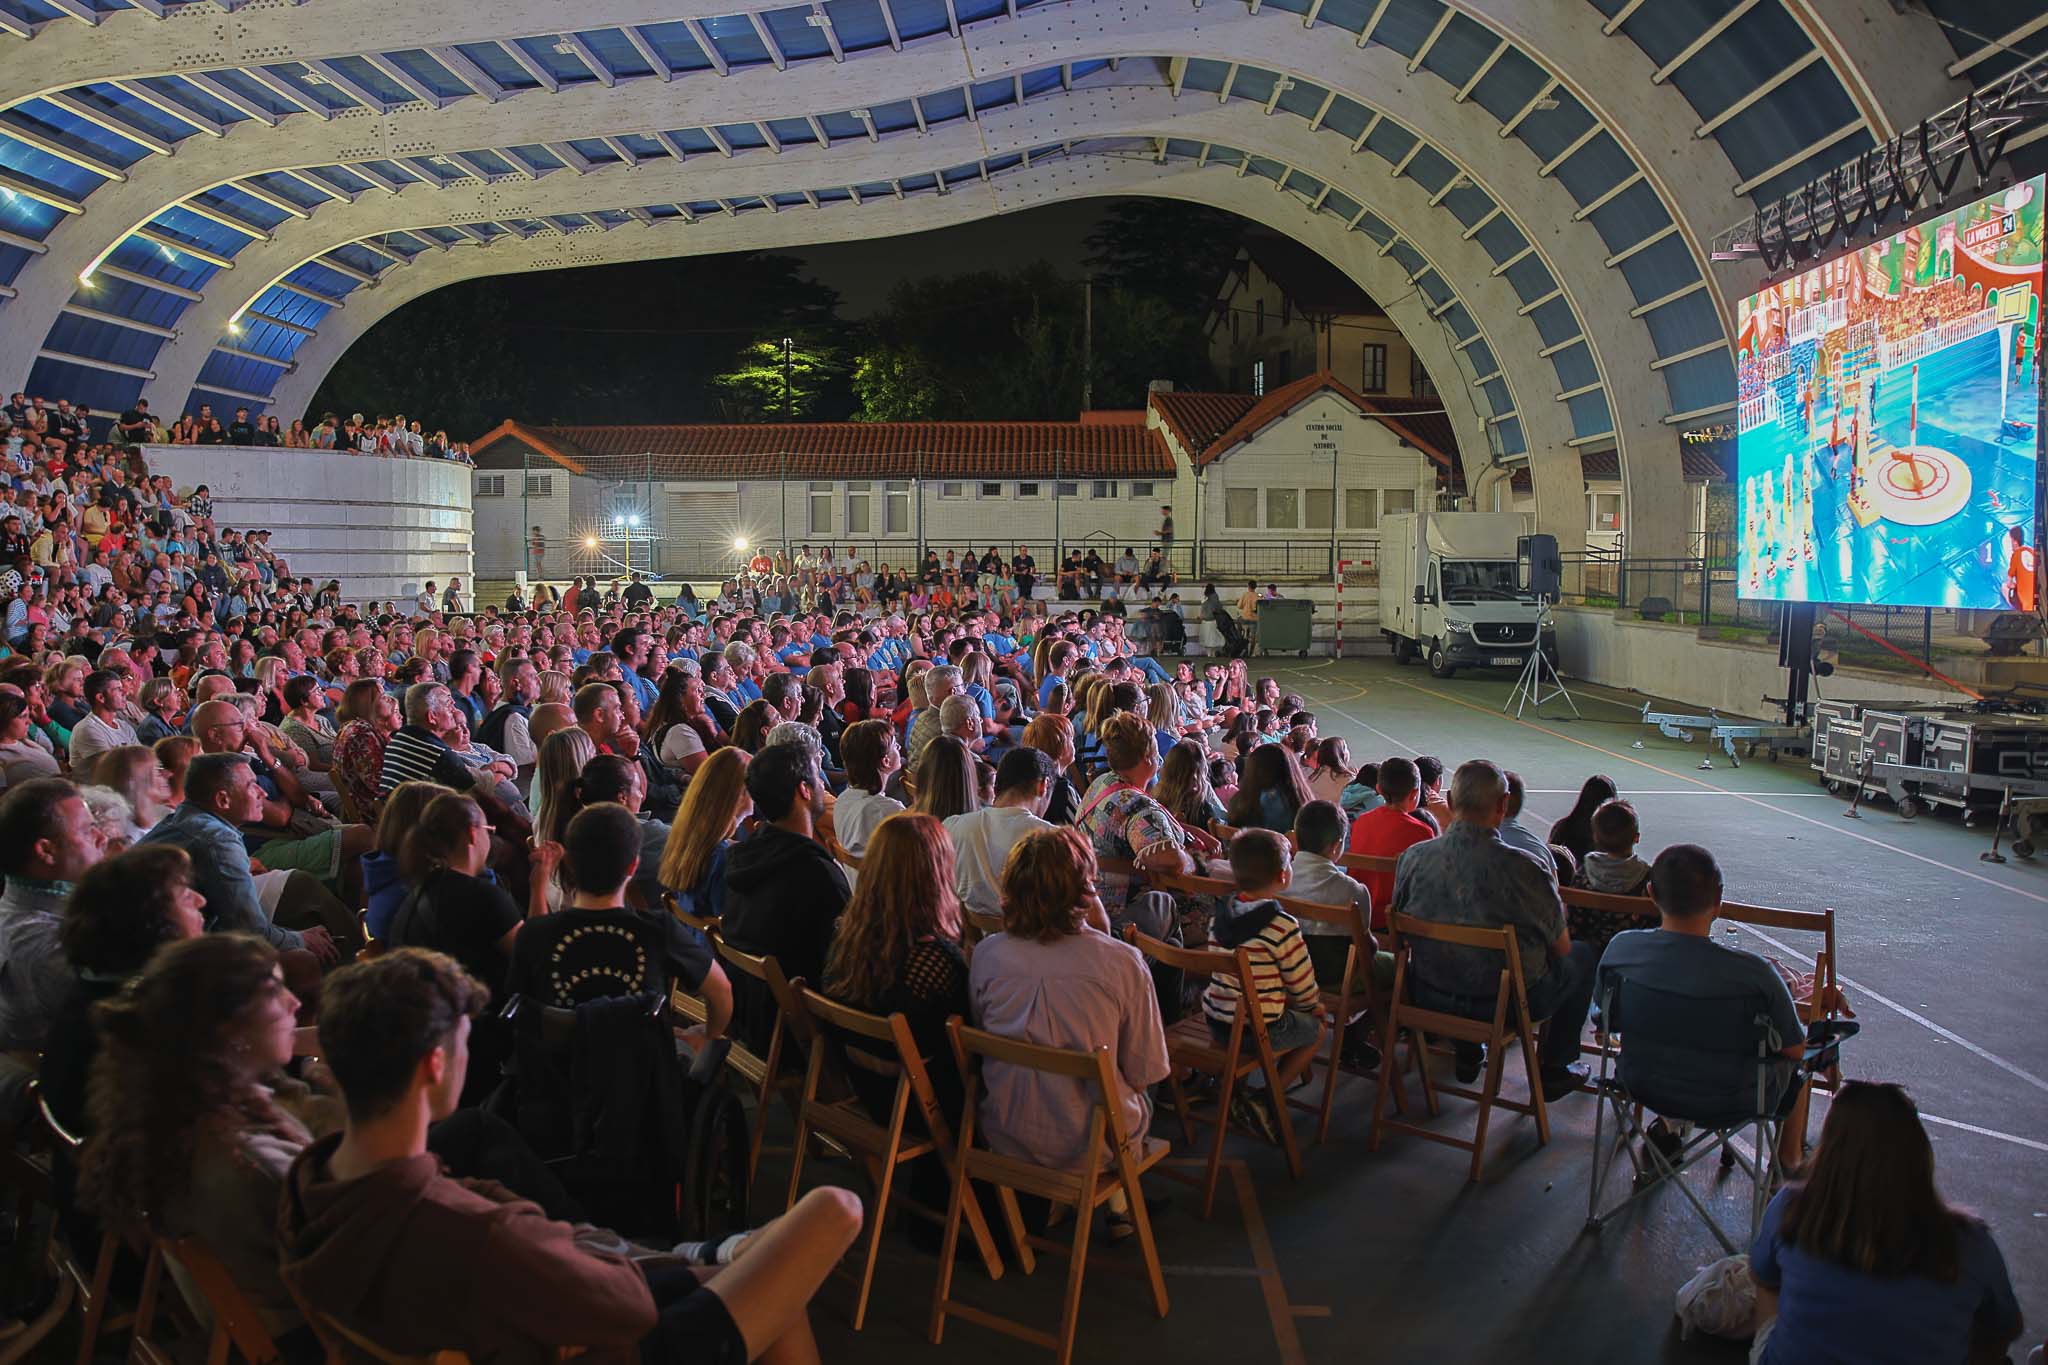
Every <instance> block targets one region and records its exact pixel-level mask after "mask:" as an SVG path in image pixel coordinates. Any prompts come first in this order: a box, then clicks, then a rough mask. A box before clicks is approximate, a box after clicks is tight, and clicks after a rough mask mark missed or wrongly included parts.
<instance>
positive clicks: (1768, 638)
mask: <svg viewBox="0 0 2048 1365" xmlns="http://www.w3.org/2000/svg"><path fill="white" fill-rule="evenodd" d="M1734 542H1735V538H1734V536H1733V535H1731V534H1728V533H1725V532H1721V533H1709V534H1707V535H1706V536H1704V537H1702V538H1701V540H1700V552H1699V553H1698V554H1696V555H1693V556H1690V557H1685V558H1673V559H1652V558H1641V557H1635V556H1629V555H1626V554H1620V553H1611V554H1610V553H1602V552H1588V553H1586V554H1583V555H1567V556H1565V560H1566V564H1565V581H1566V583H1567V584H1568V585H1569V586H1570V590H1569V591H1567V592H1566V593H1565V595H1564V600H1565V601H1566V602H1568V603H1573V604H1576V605H1580V606H1587V607H1594V608H1610V609H1613V610H1615V611H1618V612H1621V613H1623V614H1625V615H1628V616H1630V617H1638V616H1641V617H1645V618H1649V619H1659V620H1664V621H1669V622H1672V623H1675V624H1679V625H1685V626H1692V627H1695V628H1697V630H1698V631H1699V633H1700V634H1701V636H1702V637H1717V638H1728V639H1742V638H1745V637H1747V638H1754V639H1756V640H1758V641H1762V642H1775V641H1776V640H1777V638H1778V635H1779V631H1780V628H1781V624H1782V619H1783V614H1784V609H1783V605H1782V604H1781V603H1778V602H1773V601H1766V600H1762V599H1757V598H1746V597H1743V596H1742V595H1741V592H1740V584H1739V582H1738V575H1737V572H1736V565H1735V543H1734ZM1646 607H1647V608H1648V609H1647V610H1646ZM1977 615H1980V616H1981V615H1983V613H1977ZM1818 619H1819V621H1820V624H1821V625H1822V626H1823V627H1824V628H1825V629H1826V631H1827V641H1828V648H1830V649H1832V650H1836V651H1838V652H1839V653H1840V655H1841V656H1842V658H1843V659H1844V660H1846V661H1848V662H1851V663H1884V664H1896V663H1898V662H1899V656H1900V655H1905V656H1908V657H1910V658H1914V659H1917V660H1919V661H1920V662H1921V663H1923V664H1928V665H1932V664H1933V662H1934V659H1935V656H1936V653H1937V651H1939V650H1941V649H1944V648H1953V647H1954V645H1955V642H1956V641H1957V640H1958V639H1962V638H1969V637H1973V636H1976V635H1979V634H1980V633H1981V632H1979V631H1978V630H1976V629H1974V628H1973V627H1972V625H1971V614H1970V613H1966V612H1963V611H1959V610H1955V609H1951V608H1946V607H1886V606H1861V605H1855V606H1850V605H1823V606H1821V607H1820V608H1819V617H1818Z"/></svg>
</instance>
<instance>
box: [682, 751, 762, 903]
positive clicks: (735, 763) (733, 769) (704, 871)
mask: <svg viewBox="0 0 2048 1365" xmlns="http://www.w3.org/2000/svg"><path fill="white" fill-rule="evenodd" d="M747 761H748V757H747V753H746V751H745V750H744V749H735V748H733V747H731V746H727V747H726V748H723V749H719V750H717V751H716V752H714V753H713V754H712V755H711V756H710V757H709V758H707V759H705V760H704V762H703V764H702V766H700V767H699V768H698V769H697V775H696V776H695V777H693V778H691V779H690V785H689V788H688V789H687V790H686V791H685V792H684V793H683V804H682V807H681V809H679V810H678V811H677V812H676V818H675V823H674V824H672V825H670V826H669V831H668V842H667V843H666V844H664V845H663V846H662V850H661V874H660V875H661V884H662V885H663V886H664V887H666V888H668V889H669V890H670V891H673V892H674V893H675V897H676V905H677V906H678V907H679V908H680V909H681V910H682V911H683V913H685V914H689V915H697V916H700V917H702V918H704V919H717V918H718V916H719V914H720V912H721V911H723V910H724V908H725V854H726V850H727V849H728V848H730V847H731V846H732V840H733V833H734V831H735V830H737V829H738V828H739V823H740V821H741V820H742V819H743V818H744V817H745V816H746V814H747V812H748V811H749V810H751V809H753V802H752V800H751V799H750V798H749V797H748V796H747Z"/></svg>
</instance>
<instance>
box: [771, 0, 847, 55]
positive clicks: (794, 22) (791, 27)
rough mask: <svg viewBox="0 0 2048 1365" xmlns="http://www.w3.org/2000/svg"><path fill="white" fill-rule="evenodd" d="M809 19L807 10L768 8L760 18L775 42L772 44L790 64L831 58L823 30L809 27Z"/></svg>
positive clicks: (816, 26) (830, 48)
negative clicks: (819, 58) (780, 50)
mask: <svg viewBox="0 0 2048 1365" xmlns="http://www.w3.org/2000/svg"><path fill="white" fill-rule="evenodd" d="M811 17H812V16H811V12H810V10H809V9H808V8H806V9H771V10H768V11H766V12H765V13H763V14H762V15H761V19H762V22H764V23H766V24H767V25H768V32H769V33H770V34H771V35H772V36H773V37H774V39H775V45H776V46H777V47H779V48H781V49H782V55H783V56H785V57H787V58H788V59H789V60H791V61H808V60H810V59H812V58H816V57H829V56H831V55H832V45H831V44H830V43H829V42H827V41H826V40H825V30H824V29H823V28H822V27H820V26H818V25H814V24H812V23H811V22H810V21H811Z"/></svg>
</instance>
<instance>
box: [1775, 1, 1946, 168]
mask: <svg viewBox="0 0 2048 1365" xmlns="http://www.w3.org/2000/svg"><path fill="white" fill-rule="evenodd" d="M1782 3H1783V4H1784V6H1785V12H1786V13H1787V14H1789V15H1791V16H1792V18H1793V20H1794V21H1795V22H1796V23H1797V24H1798V25H1799V27H1801V28H1802V29H1804V30H1806V36H1807V37H1808V38H1810V39H1812V40H1813V45H1814V46H1815V47H1817V48H1819V49H1820V50H1821V54H1822V57H1823V60H1825V61H1826V62H1827V64H1828V65H1829V66H1830V67H1831V68H1833V70H1834V73H1835V79H1836V80H1838V81H1840V82H1841V83H1842V88H1843V89H1844V90H1847V91H1848V92H1849V98H1850V99H1851V100H1853V101H1854V102H1855V104H1856V108H1857V110H1858V111H1859V112H1860V113H1861V114H1862V115H1863V120H1864V122H1865V123H1866V124H1867V125H1868V126H1869V128H1870V132H1871V135H1872V136H1873V137H1875V138H1876V139H1877V140H1878V141H1880V142H1882V141H1884V140H1885V139H1886V138H1891V137H1897V136H1898V135H1899V134H1900V133H1902V132H1904V131H1905V130H1906V129H1908V128H1911V127H1912V126H1913V125H1914V124H1916V123H1918V122H1919V121H1920V120H1921V119H1923V118H1925V117H1927V116H1928V115H1929V114H1932V113H1935V112H1936V111H1937V110H1941V109H1946V108H1947V107H1948V106H1949V105H1951V104H1954V103H1955V102H1956V101H1957V100H1959V99H1961V98H1963V96H1965V95H1967V94H1969V93H1970V83H1969V82H1968V81H1965V80H1960V79H1957V78H1954V77H1951V76H1950V75H1949V74H1948V66H1947V62H1948V54H1949V53H1950V52H1951V51H1952V50H1953V49H1952V48H1951V47H1950V46H1949V41H1948V35H1947V34H1945V33H1943V32H1942V28H1941V25H1940V24H1938V23H1936V22H1935V20H1934V18H1933V16H1932V15H1929V14H1926V13H1916V12H1913V10H1912V9H1911V7H1909V6H1906V5H1895V4H1893V3H1891V0H1782ZM1907 53H1912V54H1915V55H1916V56H1917V57H1919V58H1920V59H1919V60H1910V61H1901V60H1900V58H1901V56H1902V55H1904V54H1907Z"/></svg>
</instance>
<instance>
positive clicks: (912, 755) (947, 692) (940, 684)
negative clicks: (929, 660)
mask: <svg viewBox="0 0 2048 1365" xmlns="http://www.w3.org/2000/svg"><path fill="white" fill-rule="evenodd" d="M964 690H965V684H964V683H963V682H962V681H961V678H960V669H959V666H958V665H956V664H934V665H933V666H932V667H930V668H927V669H926V670H925V671H924V709H923V710H922V711H919V712H918V713H917V720H916V721H915V722H914V723H913V724H912V725H911V727H910V752H908V753H907V754H905V755H904V756H903V766H904V767H905V768H907V769H909V770H911V771H913V772H914V771H916V769H917V761H918V760H919V759H921V758H923V757H924V751H925V750H926V749H927V748H929V747H930V745H931V742H932V741H933V740H935V739H937V738H938V737H939V736H940V735H942V734H945V733H947V731H946V728H945V724H944V717H943V716H942V715H941V714H940V713H941V711H942V710H943V709H944V708H945V705H946V699H947V698H948V697H952V696H956V695H958V694H959V693H960V692H962V691H964Z"/></svg>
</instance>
